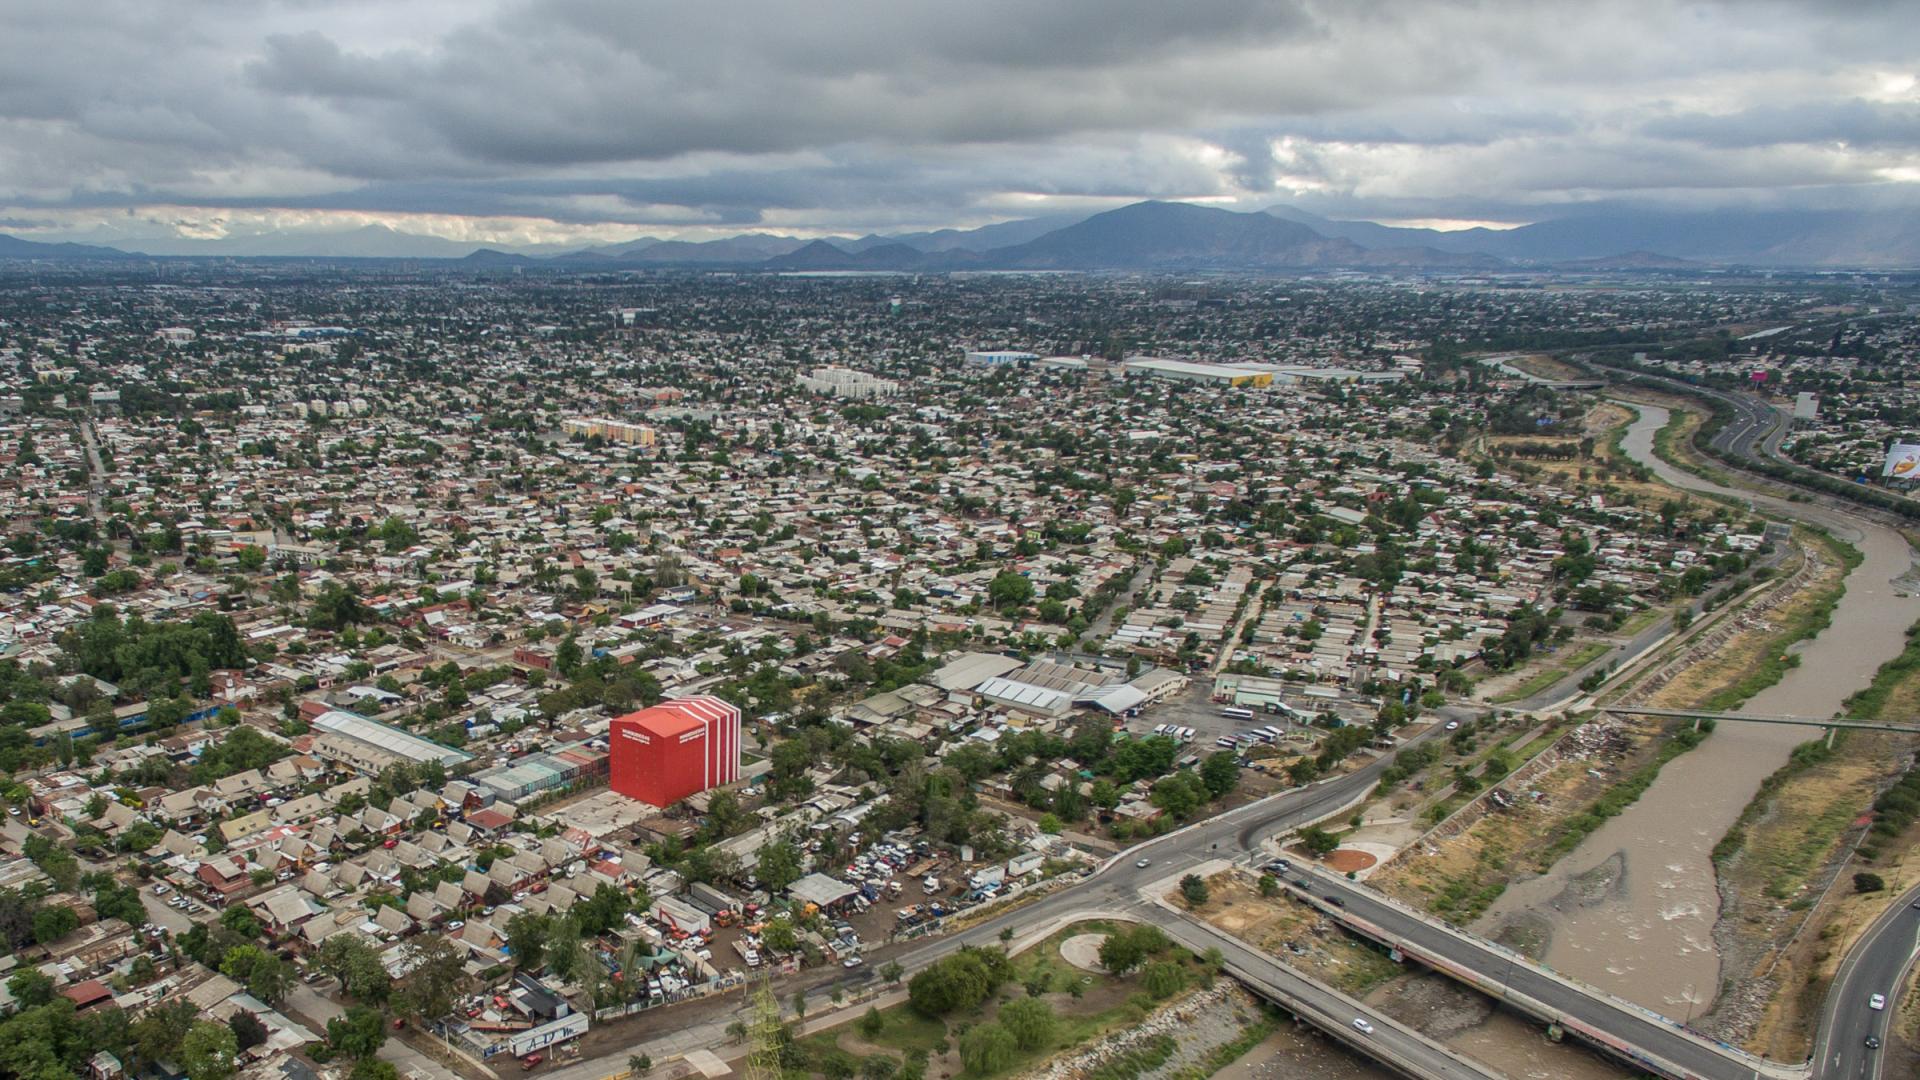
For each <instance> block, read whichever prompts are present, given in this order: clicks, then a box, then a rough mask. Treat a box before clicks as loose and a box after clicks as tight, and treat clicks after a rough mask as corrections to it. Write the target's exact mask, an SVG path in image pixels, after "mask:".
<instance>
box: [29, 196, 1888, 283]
mask: <svg viewBox="0 0 1920 1080" xmlns="http://www.w3.org/2000/svg"><path fill="white" fill-rule="evenodd" d="M133 243H134V242H129V244H128V247H129V248H131V247H132V246H133ZM141 246H143V247H145V248H147V250H143V251H134V250H123V249H121V248H118V247H105V246H99V245H88V244H71V243H68V244H45V243H39V242H36V241H30V240H22V239H19V238H16V237H12V236H6V235H4V234H0V259H43V260H59V261H71V260H88V259H131V258H138V257H177V256H215V257H226V258H232V257H240V258H249V257H251V258H260V257H280V258H286V257H309V258H422V259H460V260H463V261H464V262H465V263H468V264H471V265H473V266H475V267H479V268H511V267H538V266H551V267H556V268H575V269H591V268H605V269H630V268H645V267H676V266H679V267H697V266H708V267H721V266H725V267H732V268H742V269H748V268H753V269H766V270H784V271H916V272H929V273H938V272H944V271H952V270H1166V271H1174V272H1181V271H1204V270H1242V271H1289V270H1321V269H1340V268H1351V269H1361V270H1396V269H1434V270H1452V271H1478V270H1499V269H1503V268H1513V267H1524V266H1541V265H1548V266H1562V267H1566V268H1568V269H1593V270H1688V269H1698V268H1703V267H1705V266H1708V265H1739V266H1763V267H1913V266H1920V208H1904V209H1898V210H1891V211H1877V212H1866V211H1745V210H1717V211H1699V212H1679V211H1649V210H1638V209H1626V208H1596V209H1590V210H1587V211H1584V212H1581V213H1578V214H1570V215H1568V216H1565V217H1559V218H1552V219H1548V220H1545V221H1540V222H1536V223H1534V224H1530V225H1523V226H1520V227H1518V228H1513V229H1487V228H1473V229H1463V230H1457V231H1441V230H1437V229H1420V228H1403V227H1398V226H1392V225H1382V224H1379V223H1377V222H1372V221H1351V220H1338V219H1332V218H1326V217H1321V216H1319V215H1316V214H1312V213H1309V212H1307V211H1304V210H1300V209H1298V208H1295V207H1289V206H1275V207H1272V208H1269V209H1268V210H1265V211H1262V212H1254V213H1237V212H1234V211H1229V210H1222V209H1218V208H1215V207H1206V206H1196V205H1192V204H1189V203H1172V202H1141V203H1134V204H1132V205H1130V206H1123V207H1120V208H1119V209H1116V210H1109V211H1106V212H1104V213H1099V214H1093V215H1090V216H1081V215H1053V216H1048V217H1039V218H1026V219H1021V220H1018V221H1007V222H1001V223H998V224H994V225H988V226H984V227H982V228H978V229H966V230H960V229H942V230H939V231H937V232H920V233H906V234H902V235H897V236H882V235H878V234H869V235H866V236H862V237H859V238H857V239H846V238H834V239H830V240H808V239H803V238H800V237H791V236H773V235H765V234H757V233H744V234H741V235H738V236H730V237H726V238H723V239H719V240H708V241H685V240H660V239H655V238H652V237H642V238H640V239H637V240H631V241H628V242H625V243H621V244H614V245H608V246H602V247H594V248H586V249H582V250H578V251H565V252H559V253H554V252H553V251H552V248H551V247H547V248H541V249H522V250H514V251H502V250H497V249H492V248H476V246H475V245H473V244H471V243H462V242H459V241H453V240H447V239H444V238H441V237H432V236H418V235H414V234H410V233H405V232H401V231H398V230H395V229H392V228H390V227H388V226H385V225H368V226H365V227H363V228H360V229H356V230H352V231H349V232H341V233H328V234H318V235H314V234H299V233H263V234H258V235H253V236H247V237H236V238H229V239H224V240H187V239H179V240H170V241H166V242H163V243H161V242H155V243H147V244H143V245H141Z"/></svg>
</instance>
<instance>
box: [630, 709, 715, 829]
mask: <svg viewBox="0 0 1920 1080" xmlns="http://www.w3.org/2000/svg"><path fill="white" fill-rule="evenodd" d="M609 741H610V743H611V750H612V754H613V761H612V765H611V767H610V773H611V779H612V782H613V790H615V791H617V792H619V793H620V794H622V795H625V796H627V797H628V798H632V799H639V800H640V801H641V802H644V803H650V804H652V805H654V806H670V805H672V804H674V803H677V802H679V801H680V800H681V799H684V798H686V797H687V796H689V795H695V794H698V793H699V792H702V791H705V790H707V789H708V788H711V787H718V786H720V785H721V784H730V783H733V782H734V781H735V780H738V779H740V710H739V709H736V708H734V707H733V706H732V705H729V704H727V703H726V702H724V701H722V700H720V699H719V698H717V697H707V696H701V697H690V698H679V699H676V700H673V701H663V702H661V703H660V704H658V705H655V706H654V707H652V708H650V709H641V710H640V711H639V712H636V713H628V714H627V715H625V716H622V717H620V718H618V719H616V720H614V722H613V726H612V730H611V732H610V733H609Z"/></svg>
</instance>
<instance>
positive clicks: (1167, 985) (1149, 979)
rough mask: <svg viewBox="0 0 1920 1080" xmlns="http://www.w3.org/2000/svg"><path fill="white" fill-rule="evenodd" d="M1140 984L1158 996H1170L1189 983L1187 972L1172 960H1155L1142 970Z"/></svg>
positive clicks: (1148, 991)
mask: <svg viewBox="0 0 1920 1080" xmlns="http://www.w3.org/2000/svg"><path fill="white" fill-rule="evenodd" d="M1140 985H1141V986H1142V987H1144V988H1145V989H1146V991H1147V993H1149V994H1152V995H1153V996H1154V997H1156V998H1169V997H1172V996H1173V995H1175V994H1177V993H1179V992H1180V989H1181V988H1182V987H1184V986H1186V985H1187V973H1186V972H1185V971H1184V970H1182V969H1181V967H1180V965H1179V964H1178V963H1175V962H1174V961H1172V960H1155V961H1154V962H1153V963H1151V964H1148V965H1147V966H1146V967H1144V968H1142V969H1141V970H1140Z"/></svg>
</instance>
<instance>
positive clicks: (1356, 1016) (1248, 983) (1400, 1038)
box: [1145, 905, 1500, 1080]
mask: <svg viewBox="0 0 1920 1080" xmlns="http://www.w3.org/2000/svg"><path fill="white" fill-rule="evenodd" d="M1162 907H1165V905H1162ZM1145 921H1148V922H1151V923H1153V924H1154V925H1156V926H1158V927H1160V929H1161V930H1162V931H1164V932H1165V933H1166V935H1167V936H1168V937H1170V938H1172V939H1173V940H1174V941H1175V942H1177V943H1178V944H1180V945H1182V946H1184V947H1186V948H1187V949H1190V950H1192V951H1193V953H1194V954H1195V955H1201V954H1204V953H1205V952H1206V951H1207V950H1208V949H1218V950H1220V955H1221V957H1222V958H1224V960H1225V961H1226V963H1225V965H1224V967H1223V970H1224V971H1225V972H1226V973H1227V974H1228V975H1230V976H1232V977H1233V978H1234V979H1235V980H1237V981H1238V982H1240V984H1241V985H1243V986H1245V987H1246V988H1247V989H1249V990H1251V991H1253V992H1254V993H1256V994H1259V995H1260V996H1261V997H1263V998H1266V999H1267V1000H1268V1001H1271V1002H1273V1003H1274V1004H1276V1005H1279V1006H1281V1007H1282V1008H1284V1009H1286V1010H1287V1011H1288V1012H1291V1013H1292V1014H1293V1015H1294V1016H1296V1017H1298V1018H1299V1019H1301V1020H1304V1021H1306V1022H1307V1023H1310V1024H1312V1025H1313V1026H1314V1027H1316V1028H1318V1029H1319V1030H1320V1031H1322V1032H1323V1033H1325V1034H1326V1035H1327V1036H1329V1037H1330V1038H1332V1039H1333V1040H1334V1041H1335V1042H1339V1043H1343V1044H1345V1045H1346V1046H1347V1047H1348V1048H1349V1049H1351V1050H1353V1051H1354V1052H1355V1053H1357V1054H1360V1055H1362V1056H1364V1057H1367V1058H1370V1059H1372V1060H1374V1061H1376V1062H1378V1063H1380V1064H1382V1065H1385V1066H1387V1067H1388V1068H1390V1069H1392V1070H1393V1071H1394V1072H1397V1073H1399V1074H1400V1075H1402V1076H1407V1077H1413V1078H1415V1080H1428V1078H1431V1080H1499V1078H1500V1074H1499V1073H1496V1072H1493V1071H1491V1070H1489V1069H1488V1068H1487V1067H1486V1066H1484V1065H1481V1064H1480V1063H1479V1062H1476V1061H1473V1060H1471V1059H1469V1058H1466V1057H1463V1056H1462V1055H1460V1054H1458V1053H1455V1052H1454V1051H1453V1050H1451V1049H1449V1048H1447V1047H1445V1046H1443V1045H1441V1044H1440V1043H1438V1042H1436V1041H1434V1040H1433V1039H1430V1038H1428V1037H1427V1036H1425V1035H1423V1034H1421V1033H1420V1032H1418V1031H1415V1030H1413V1029H1412V1028H1410V1027H1407V1026H1406V1025H1404V1024H1402V1023H1400V1022H1399V1021H1398V1020H1395V1019H1393V1018H1392V1017H1389V1016H1386V1015H1384V1014H1382V1013H1380V1012H1377V1011H1375V1010H1374V1009H1372V1008H1370V1007H1369V1006H1367V1005H1364V1004H1362V1003H1361V1002H1359V1001H1356V1000H1354V999H1353V998H1350V997H1348V996H1347V995H1345V994H1343V993H1341V992H1340V991H1338V990H1335V989H1333V988H1332V987H1330V986H1327V985H1325V984H1323V983H1319V982H1315V981H1314V980H1312V979H1309V978H1306V977H1305V976H1303V975H1301V974H1300V973H1298V972H1296V971H1294V970H1293V969H1292V968H1289V967H1287V966H1286V965H1284V964H1282V963H1280V962H1279V961H1278V960H1275V959H1274V958H1273V957H1272V956H1269V955H1268V954H1266V953H1265V952H1263V951H1261V950H1259V949H1256V948H1253V947H1252V946H1250V945H1248V944H1247V943H1246V942H1244V941H1242V940H1240V939H1239V938H1237V937H1234V936H1233V935H1232V934H1229V933H1227V932H1226V931H1224V930H1221V929H1219V928H1218V927H1215V926H1213V925H1212V924H1210V923H1206V922H1202V921H1201V920H1199V919H1196V918H1194V917H1193V916H1191V915H1189V914H1187V913H1186V912H1183V911H1179V910H1177V909H1174V908H1171V907H1165V910H1163V911H1155V912H1153V913H1152V915H1151V917H1145ZM1356 1020H1360V1021H1364V1022H1365V1023H1366V1024H1367V1027H1366V1028H1364V1029H1363V1028H1361V1027H1358V1026H1356V1024H1355V1021H1356Z"/></svg>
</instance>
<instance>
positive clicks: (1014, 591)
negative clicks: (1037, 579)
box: [987, 570, 1033, 611]
mask: <svg viewBox="0 0 1920 1080" xmlns="http://www.w3.org/2000/svg"><path fill="white" fill-rule="evenodd" d="M987 599H989V600H990V601H992V602H993V606H994V607H997V608H999V609H1001V610H1002V611H1006V610H1011V609H1014V608H1020V607H1025V606H1026V605H1027V604H1028V602H1030V601H1031V600H1032V599H1033V582H1031V581H1029V580H1027V577H1026V575H1024V574H1018V573H1015V572H1014V571H1012V570H1002V571H1000V572H999V573H998V574H995V575H994V577H993V581H992V582H991V583H990V584H988V585H987Z"/></svg>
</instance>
